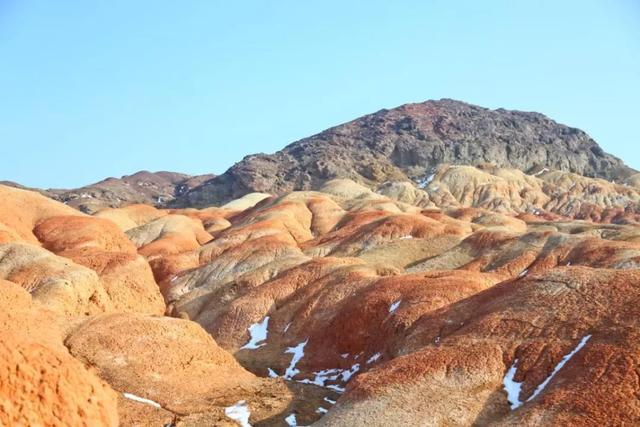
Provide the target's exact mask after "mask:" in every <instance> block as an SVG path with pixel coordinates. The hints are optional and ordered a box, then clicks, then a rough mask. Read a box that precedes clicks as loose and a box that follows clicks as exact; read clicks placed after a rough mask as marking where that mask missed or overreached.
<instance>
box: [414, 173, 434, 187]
mask: <svg viewBox="0 0 640 427" xmlns="http://www.w3.org/2000/svg"><path fill="white" fill-rule="evenodd" d="M435 176H436V174H435V173H432V174H431V175H427V176H425V177H424V178H422V179H421V180H420V181H418V187H420V188H425V187H426V186H427V185H429V183H430V182H431V181H433V178H435Z"/></svg>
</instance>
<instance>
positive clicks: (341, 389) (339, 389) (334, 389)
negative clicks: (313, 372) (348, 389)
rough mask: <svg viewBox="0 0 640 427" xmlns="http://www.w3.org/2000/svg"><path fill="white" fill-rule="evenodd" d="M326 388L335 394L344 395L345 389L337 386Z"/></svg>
mask: <svg viewBox="0 0 640 427" xmlns="http://www.w3.org/2000/svg"><path fill="white" fill-rule="evenodd" d="M327 388H329V389H331V390H333V391H335V392H336V393H344V390H345V388H344V387H340V386H339V385H328V386H327Z"/></svg>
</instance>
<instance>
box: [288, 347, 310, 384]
mask: <svg viewBox="0 0 640 427" xmlns="http://www.w3.org/2000/svg"><path fill="white" fill-rule="evenodd" d="M307 342H309V340H306V341H303V342H301V343H300V344H298V345H297V346H295V347H288V348H287V349H286V350H285V351H284V352H285V353H290V354H293V357H292V358H291V363H290V364H289V367H288V368H287V370H286V371H285V373H284V378H285V379H287V380H290V379H292V378H293V377H294V376H296V375H297V374H298V373H300V370H299V369H296V365H297V364H298V362H299V361H300V359H302V358H303V357H304V346H305V345H307Z"/></svg>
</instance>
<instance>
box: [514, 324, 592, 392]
mask: <svg viewBox="0 0 640 427" xmlns="http://www.w3.org/2000/svg"><path fill="white" fill-rule="evenodd" d="M589 338H591V335H585V336H584V337H582V339H581V340H580V342H579V343H578V345H576V347H575V348H574V349H573V350H571V352H570V353H568V354H565V355H564V357H563V358H562V360H561V361H560V362H558V364H557V365H556V367H555V368H553V372H551V375H549V376H548V377H547V379H546V380H544V381H543V382H542V383H540V385H539V386H538V387H536V389H535V391H534V392H533V394H532V395H531V397H529V398H528V399H527V402H528V401H530V400H533V399H535V398H536V396H538V395H539V394H540V393H542V391H543V390H544V389H545V387H546V386H547V385H548V384H549V382H550V381H551V380H552V379H553V377H554V376H555V375H556V374H557V373H558V372H559V371H560V369H562V367H563V366H564V365H566V364H567V362H568V361H569V360H571V358H572V357H573V356H574V355H575V354H576V353H577V352H579V351H580V349H581V348H582V347H584V345H585V344H586V343H587V341H589Z"/></svg>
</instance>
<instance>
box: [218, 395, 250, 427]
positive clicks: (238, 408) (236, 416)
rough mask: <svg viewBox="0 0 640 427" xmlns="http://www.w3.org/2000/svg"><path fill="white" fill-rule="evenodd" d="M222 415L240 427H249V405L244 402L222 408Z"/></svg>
mask: <svg viewBox="0 0 640 427" xmlns="http://www.w3.org/2000/svg"><path fill="white" fill-rule="evenodd" d="M224 414H225V415H226V416H227V417H229V418H231V419H232V420H234V421H237V422H238V424H240V425H241V426H242V427H251V424H249V416H250V415H251V411H249V405H247V402H246V401H244V400H241V401H239V402H238V403H236V404H235V405H232V406H228V407H226V408H224Z"/></svg>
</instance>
